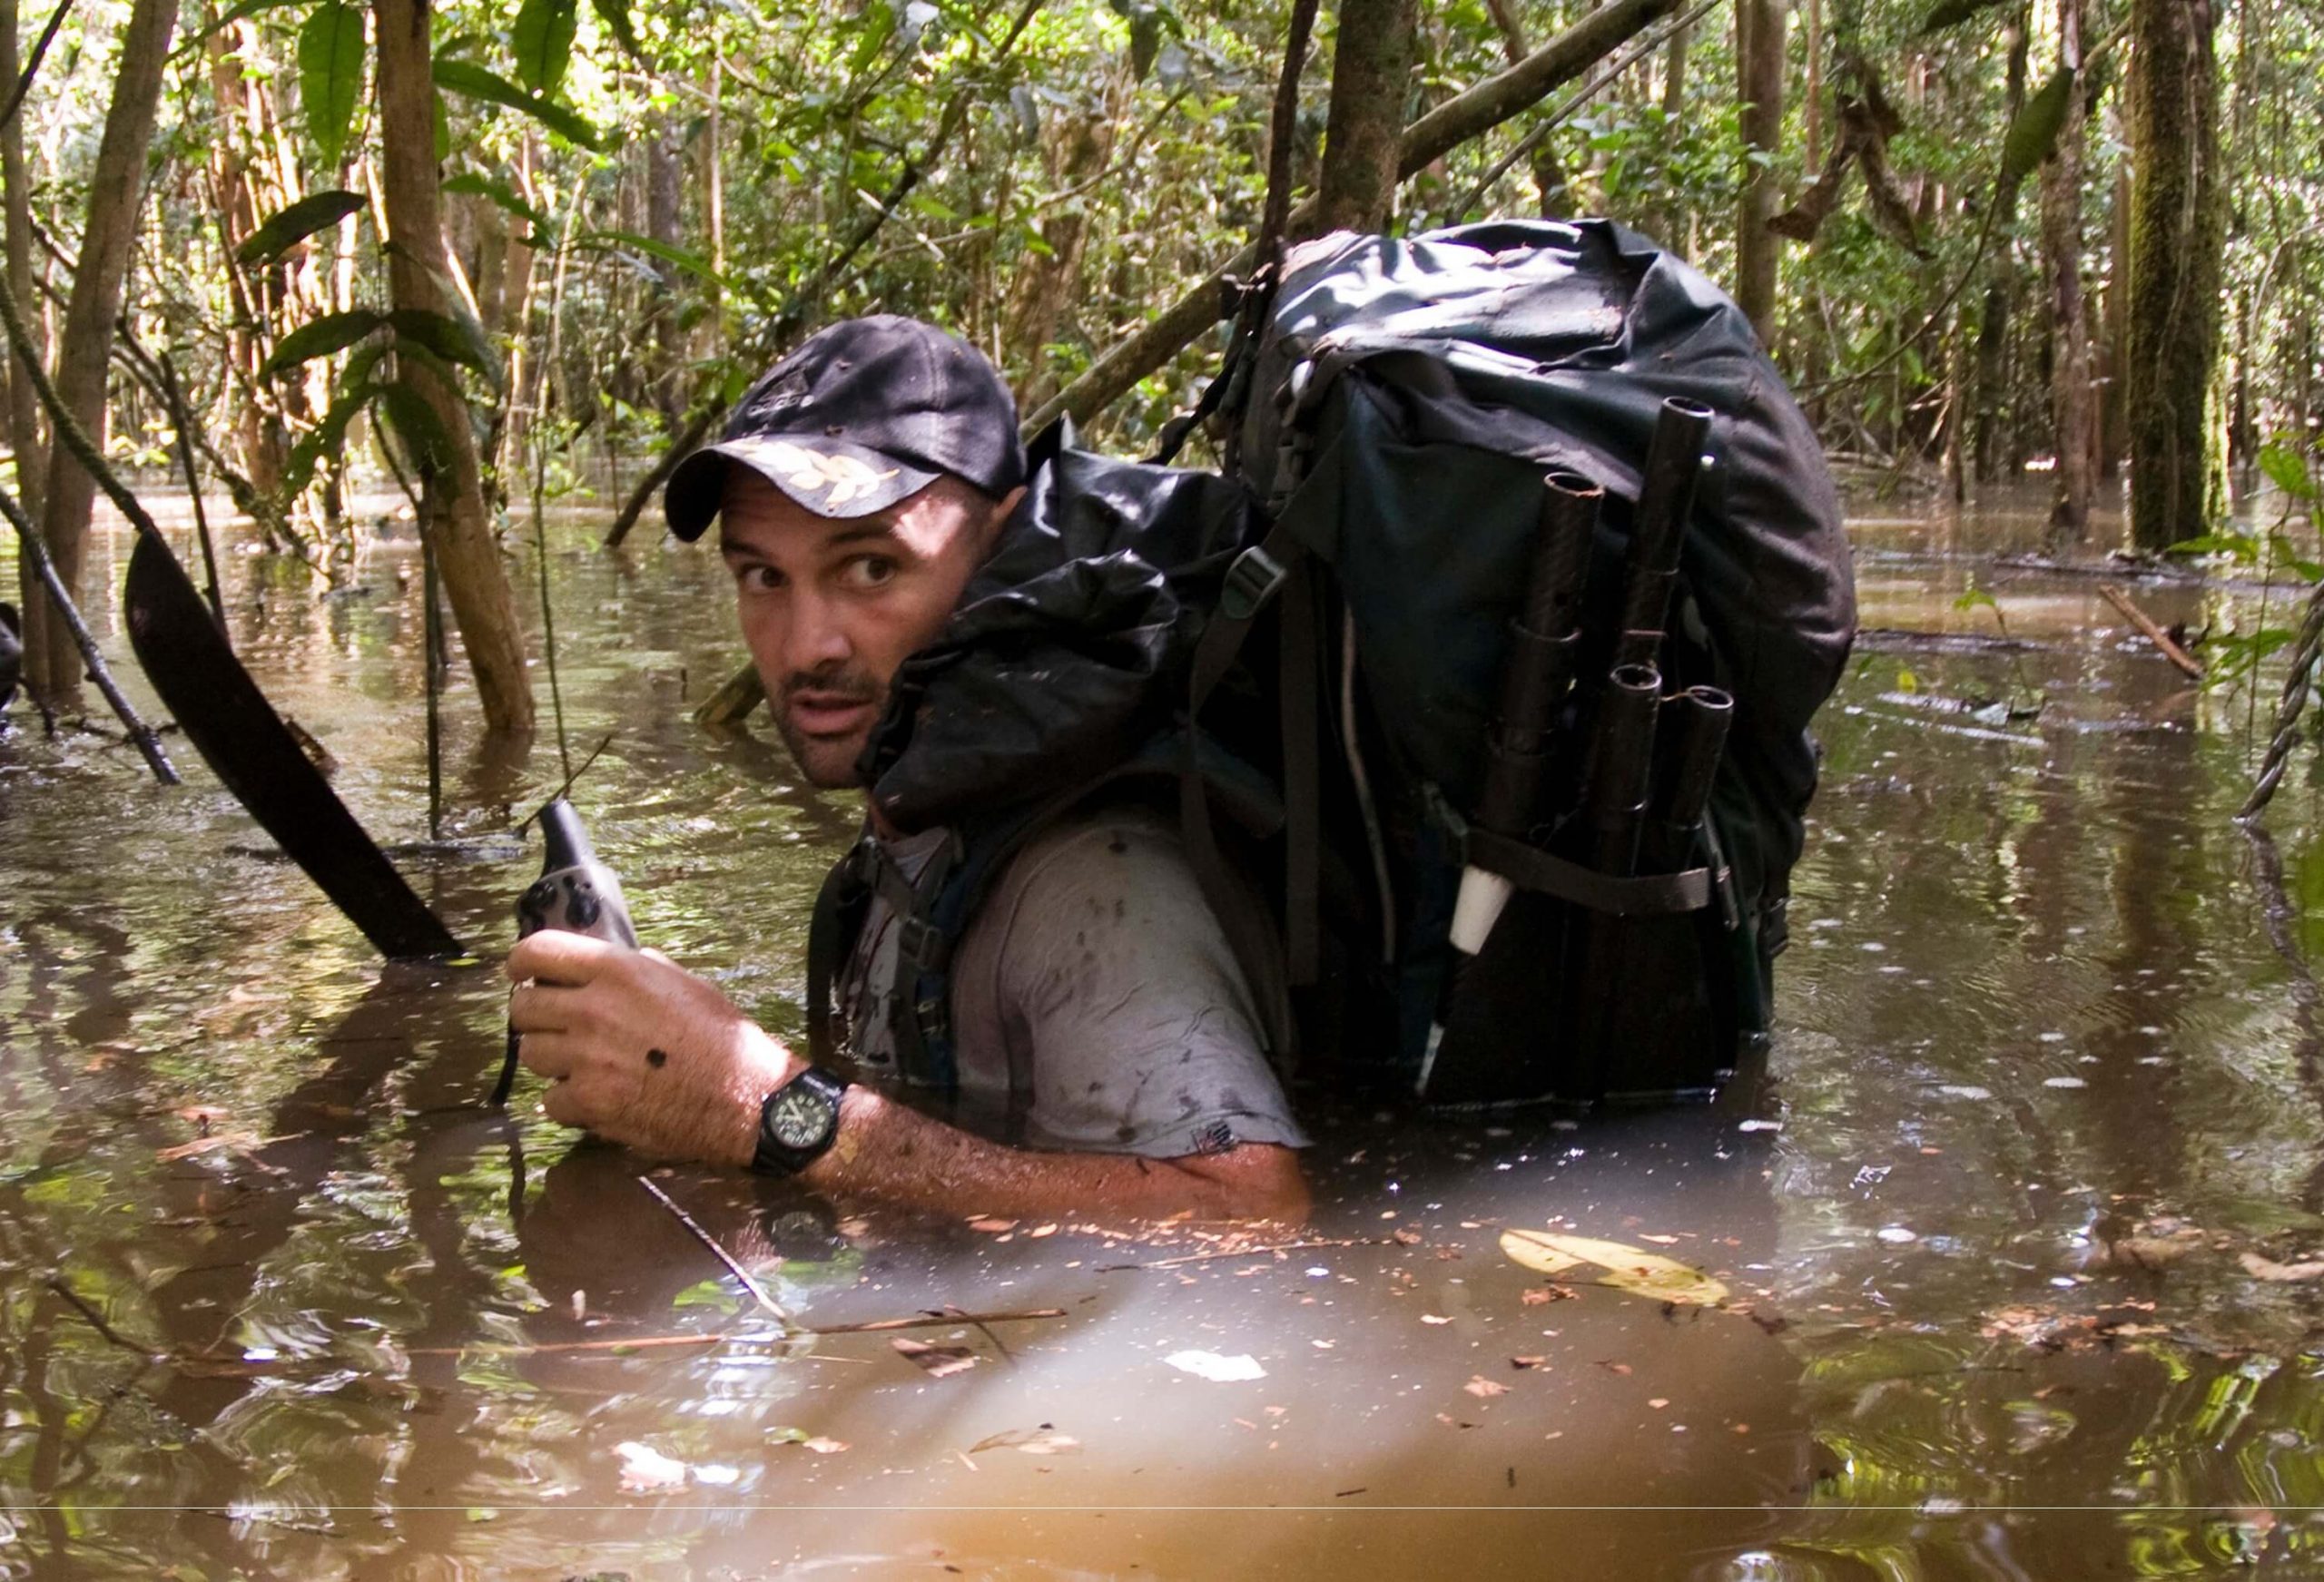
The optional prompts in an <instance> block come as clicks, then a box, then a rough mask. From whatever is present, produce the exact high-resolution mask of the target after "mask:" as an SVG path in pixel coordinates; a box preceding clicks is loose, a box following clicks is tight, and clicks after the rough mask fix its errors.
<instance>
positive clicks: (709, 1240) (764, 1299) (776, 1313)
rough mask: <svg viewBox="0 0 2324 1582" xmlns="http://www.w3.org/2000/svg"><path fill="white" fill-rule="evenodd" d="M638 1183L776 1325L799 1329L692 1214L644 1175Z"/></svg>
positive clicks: (788, 1329) (797, 1323)
mask: <svg viewBox="0 0 2324 1582" xmlns="http://www.w3.org/2000/svg"><path fill="white" fill-rule="evenodd" d="M637 1184H638V1185H640V1186H642V1187H644V1188H645V1190H646V1191H648V1192H650V1193H652V1194H654V1201H655V1202H656V1203H658V1204H661V1205H662V1206H663V1207H664V1208H665V1209H668V1210H669V1211H670V1212H671V1213H672V1214H675V1215H676V1216H677V1220H678V1223H680V1224H682V1225H684V1226H685V1228H686V1230H687V1231H688V1232H689V1233H692V1235H693V1236H694V1240H695V1241H697V1242H700V1243H702V1244H703V1245H704V1246H705V1247H707V1248H709V1249H710V1251H711V1254H712V1256H714V1257H715V1258H716V1259H717V1260H718V1261H719V1262H720V1263H724V1264H725V1265H726V1269H727V1272H729V1273H731V1274H733V1275H734V1278H735V1279H737V1280H739V1281H741V1282H743V1290H745V1291H747V1292H750V1293H751V1295H752V1296H753V1298H755V1299H756V1300H757V1302H758V1304H759V1306H760V1307H761V1308H762V1309H763V1310H764V1311H765V1312H766V1313H767V1315H768V1316H769V1317H771V1318H773V1320H774V1322H777V1323H779V1324H781V1325H782V1326H783V1330H784V1331H786V1332H790V1333H796V1332H797V1331H798V1329H799V1321H798V1320H797V1319H794V1318H793V1317H792V1316H791V1315H790V1314H789V1313H787V1312H783V1304H782V1303H780V1302H776V1301H775V1300H774V1298H773V1297H771V1296H769V1295H768V1294H767V1293H766V1287H764V1286H763V1285H761V1284H760V1283H759V1282H757V1281H756V1280H753V1279H752V1278H751V1272H750V1271H749V1270H747V1269H745V1268H743V1266H742V1265H741V1264H740V1263H736V1262H734V1257H733V1255H732V1254H730V1253H728V1252H727V1251H726V1249H725V1248H724V1247H722V1246H720V1245H719V1244H718V1243H717V1241H716V1239H715V1238H714V1237H713V1236H712V1235H711V1233H709V1232H708V1231H705V1230H704V1229H703V1228H702V1227H701V1226H700V1225H698V1224H696V1223H694V1216H693V1215H692V1214H688V1213H686V1211H685V1210H684V1209H682V1208H680V1207H679V1206H678V1205H677V1204H675V1203H673V1202H671V1201H670V1194H668V1193H666V1192H664V1191H663V1190H662V1189H661V1188H660V1187H658V1186H656V1185H655V1184H653V1183H652V1182H651V1181H648V1180H647V1179H646V1178H645V1176H643V1175H641V1176H639V1177H638V1178H637Z"/></svg>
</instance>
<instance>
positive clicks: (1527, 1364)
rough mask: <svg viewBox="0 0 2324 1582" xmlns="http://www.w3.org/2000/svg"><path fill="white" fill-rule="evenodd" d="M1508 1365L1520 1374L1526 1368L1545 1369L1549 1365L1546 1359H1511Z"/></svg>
mask: <svg viewBox="0 0 2324 1582" xmlns="http://www.w3.org/2000/svg"><path fill="white" fill-rule="evenodd" d="M1509 1365H1510V1366H1511V1367H1512V1368H1514V1369H1517V1370H1518V1371H1520V1372H1522V1371H1524V1370H1526V1369H1528V1368H1546V1367H1548V1366H1549V1365H1550V1360H1549V1359H1548V1358H1547V1357H1512V1358H1511V1359H1510V1360H1509Z"/></svg>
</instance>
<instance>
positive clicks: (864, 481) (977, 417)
mask: <svg viewBox="0 0 2324 1582" xmlns="http://www.w3.org/2000/svg"><path fill="white" fill-rule="evenodd" d="M737 465H740V466H743V467H749V468H750V469H751V470H752V471H753V472H755V473H757V474H758V475H759V476H760V477H763V478H765V479H766V480H767V482H769V483H771V484H773V486H775V487H776V488H779V489H781V490H782V491H783V493H784V494H786V495H788V496H790V497H791V498H792V499H793V500H795V501H797V502H798V503H799V504H800V505H802V506H805V507H806V508H807V509H808V510H810V511H812V512H813V513H815V515H817V516H830V517H849V516H871V515H872V513H873V512H875V511H882V510H885V509H886V508H887V507H888V506H892V505H894V504H895V503H896V502H897V501H899V500H901V499H904V498H907V497H908V496H912V495H915V494H918V493H919V492H920V491H921V490H922V489H924V488H926V487H927V486H929V485H931V484H932V483H934V482H935V481H936V480H937V479H938V478H940V477H944V476H946V475H947V474H950V476H952V477H957V478H960V479H961V480H962V481H964V482H966V483H969V484H971V485H974V486H976V487H977V488H978V489H980V490H981V491H982V492H983V493H985V494H987V495H990V496H993V497H994V498H995V499H998V498H1000V496H1004V495H1006V494H1008V493H1009V490H1011V489H1013V488H1015V487H1016V486H1018V485H1019V484H1021V483H1023V482H1024V481H1025V447H1023V446H1022V445H1020V444H1019V443H1018V439H1017V401H1016V398H1015V397H1013V396H1011V395H1010V394H1009V387H1008V386H1007V385H1005V384H1003V383H1002V382H1001V379H1000V373H999V372H998V371H997V370H996V369H995V368H993V366H992V364H991V363H990V362H988V361H987V360H986V359H985V357H984V354H983V353H982V352H980V351H979V350H977V349H976V348H975V347H973V346H970V344H969V343H968V342H967V341H965V340H962V339H960V337H959V336H957V335H950V334H947V333H946V332H945V331H943V330H941V329H937V328H936V327H935V326H934V325H932V324H922V323H921V322H920V320H918V319H901V318H898V317H896V316H894V315H892V314H885V313H883V314H878V315H875V316H873V317H872V318H868V319H847V320H845V321H843V322H842V323H838V324H834V325H832V326H831V327H830V328H829V329H822V330H818V331H817V332H816V333H815V334H813V335H812V336H810V337H808V339H806V340H805V341H803V343H801V345H800V346H799V348H798V349H796V350H794V351H793V352H792V353H791V355H790V356H788V357H786V358H784V359H783V360H782V361H781V362H778V363H776V364H775V365H774V367H773V368H772V369H771V370H769V372H768V373H767V375H766V377H765V378H763V379H761V380H759V382H758V383H757V384H755V385H753V386H752V387H751V388H750V391H749V392H748V393H747V394H746V395H744V396H743V398H742V400H741V401H740V402H738V403H736V405H735V408H734V411H733V412H732V413H731V414H729V415H728V417H727V419H726V428H725V431H724V433H723V434H721V435H720V436H719V438H718V442H717V443H716V444H714V445H708V446H704V447H703V448H702V449H700V450H697V451H695V452H694V454H693V455H692V456H689V457H686V458H685V460H684V461H682V462H680V463H679V464H678V466H677V468H676V470H675V471H674V472H672V473H671V474H670V482H669V485H668V486H667V487H666V488H665V489H664V490H663V493H662V509H663V512H664V514H665V516H667V517H668V518H669V523H670V531H671V532H673V533H675V534H676V535H677V536H679V537H680V538H683V539H686V540H689V541H691V540H693V539H696V538H699V537H701V536H702V535H703V533H704V531H705V530H706V529H707V528H708V527H709V526H710V524H711V523H712V521H713V520H714V519H715V518H716V517H717V516H718V508H719V506H720V505H721V503H722V502H723V501H724V497H725V493H726V477H727V469H728V468H729V467H734V466H737Z"/></svg>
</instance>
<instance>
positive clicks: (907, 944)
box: [896, 918, 947, 973]
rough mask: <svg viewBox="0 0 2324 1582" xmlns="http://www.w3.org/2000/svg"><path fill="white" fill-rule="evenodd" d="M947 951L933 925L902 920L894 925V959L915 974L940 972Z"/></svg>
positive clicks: (918, 920)
mask: <svg viewBox="0 0 2324 1582" xmlns="http://www.w3.org/2000/svg"><path fill="white" fill-rule="evenodd" d="M946 955H947V951H946V950H945V948H944V936H943V935H942V934H941V933H940V932H939V931H938V930H937V929H936V928H935V926H934V925H933V924H931V923H928V922H925V921H923V920H921V919H919V918H904V919H899V921H898V922H897V924H896V959H897V961H898V963H899V964H901V965H902V966H906V967H910V968H911V969H912V970H913V971H914V972H915V973H922V972H941V971H942V970H943V969H944V959H945V957H946Z"/></svg>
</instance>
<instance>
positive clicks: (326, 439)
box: [282, 384, 379, 500]
mask: <svg viewBox="0 0 2324 1582" xmlns="http://www.w3.org/2000/svg"><path fill="white" fill-rule="evenodd" d="M378 393H379V392H378V388H377V387H375V386H372V385H369V384H366V385H364V386H363V387H362V388H359V389H352V390H347V391H343V392H342V393H341V394H340V397H339V398H338V399H336V400H334V401H333V402H331V404H330V409H329V410H328V411H326V412H324V414H323V420H322V421H321V422H320V423H318V424H316V425H315V427H312V428H310V429H309V430H308V431H307V432H306V433H304V434H302V435H300V437H299V443H298V444H296V445H294V446H292V447H291V455H290V457H289V458H288V459H286V460H285V461H284V462H283V464H282V497H283V498H284V499H286V500H295V499H297V498H298V497H299V496H300V495H303V494H305V493H306V492H307V486H308V485H309V484H310V483H312V482H314V480H315V468H316V467H320V465H321V464H322V459H323V457H326V456H331V455H335V454H337V452H338V451H339V450H340V447H342V446H344V445H345V444H346V443H347V426H348V425H349V424H350V423H352V422H354V421H355V415H356V414H357V413H358V412H360V411H361V410H363V408H365V407H367V406H369V405H370V403H371V398H372V397H373V396H375V395H377V394H378Z"/></svg>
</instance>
